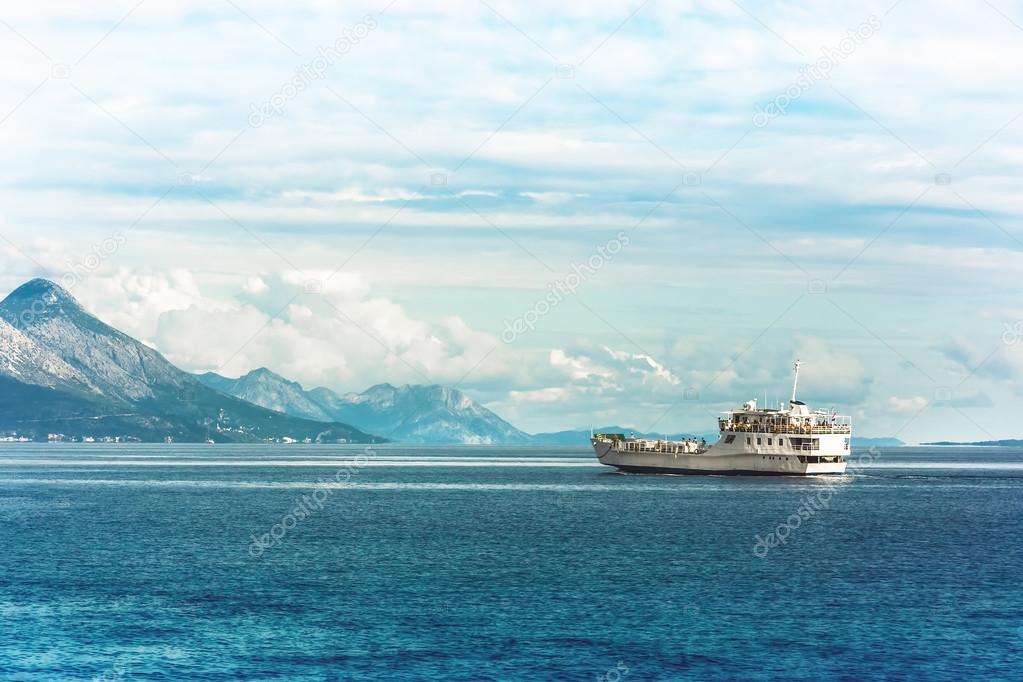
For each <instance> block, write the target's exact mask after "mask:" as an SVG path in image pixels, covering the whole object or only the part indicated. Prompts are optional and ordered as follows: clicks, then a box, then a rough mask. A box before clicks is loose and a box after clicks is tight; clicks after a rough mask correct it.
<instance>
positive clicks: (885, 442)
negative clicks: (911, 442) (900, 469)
mask: <svg viewBox="0 0 1023 682" xmlns="http://www.w3.org/2000/svg"><path fill="white" fill-rule="evenodd" d="M852 445H853V446H855V447H860V448H864V447H866V448H869V447H871V446H873V447H878V448H901V447H902V446H904V445H905V443H904V442H903V441H901V440H899V439H898V438H861V437H859V436H853V437H852Z"/></svg>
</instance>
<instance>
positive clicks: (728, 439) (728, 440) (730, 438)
mask: <svg viewBox="0 0 1023 682" xmlns="http://www.w3.org/2000/svg"><path fill="white" fill-rule="evenodd" d="M734 441H735V435H734V434H732V435H728V436H725V442H726V443H732V442H734Z"/></svg>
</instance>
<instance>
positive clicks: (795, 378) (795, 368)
mask: <svg viewBox="0 0 1023 682" xmlns="http://www.w3.org/2000/svg"><path fill="white" fill-rule="evenodd" d="M802 364H803V363H802V362H800V361H799V360H796V364H795V365H793V366H792V372H793V377H792V402H796V386H797V385H798V384H799V367H800V365H802Z"/></svg>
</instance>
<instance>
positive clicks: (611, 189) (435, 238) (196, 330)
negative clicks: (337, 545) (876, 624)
mask: <svg viewBox="0 0 1023 682" xmlns="http://www.w3.org/2000/svg"><path fill="white" fill-rule="evenodd" d="M1020 64H1023V3H1021V2H1009V0H991V1H990V2H988V1H987V0H985V1H983V2H977V3H961V2H957V3H953V2H944V1H943V0H938V1H936V2H927V3H925V2H922V0H900V1H898V2H895V0H885V1H884V2H870V1H868V2H864V3H840V2H829V1H821V2H813V3H807V2H755V1H753V0H743V1H742V2H733V1H731V0H713V1H711V0H708V1H701V0H693V1H688V2H687V1H684V0H683V1H679V2H670V3H669V2H664V1H662V0H649V1H647V2H643V1H642V0H629V1H617V0H607V1H602V2H564V1H558V2H553V1H550V2H548V1H547V0H538V1H537V2H531V3H528V4H526V3H513V2H507V1H504V0H485V1H483V0H478V1H469V0H466V1H464V2H458V1H450V2H448V1H440V2H425V3H413V2H410V1H409V0H394V1H393V2H388V1H384V2H374V3H335V2H325V1H322V2H321V1H318V0H317V1H312V2H299V1H296V2H292V3H277V2H267V1H263V0H219V1H213V0H209V1H206V0H204V1H199V2H188V1H185V2H175V3H163V2H156V1H155V0H142V1H141V2H139V0H126V1H123V2H122V1H113V0H111V1H108V0H96V1H95V2H90V3H77V2H75V3H72V2H62V1H57V2H50V3H46V4H45V5H42V6H39V5H31V4H26V3H13V2H9V1H7V0H4V1H3V2H2V3H0V79H2V80H3V87H2V88H0V150H2V153H0V262H2V265H3V267H2V271H0V272H2V275H0V276H2V278H3V281H2V282H0V290H2V291H10V290H12V289H14V288H15V287H17V286H18V285H19V284H21V283H22V282H24V281H25V280H27V279H29V278H31V277H36V276H44V277H48V278H51V279H53V280H54V281H56V282H58V283H60V284H62V285H64V286H65V287H66V288H67V289H69V290H70V291H71V292H72V293H73V294H74V295H75V296H76V297H77V298H78V299H79V300H80V301H81V302H82V303H83V305H85V306H86V308H88V309H89V310H90V311H92V312H93V313H95V314H96V315H98V316H99V317H100V318H102V319H103V320H105V321H106V322H108V323H110V324H112V325H114V326H115V327H117V328H119V329H121V330H123V331H125V332H127V333H129V334H131V335H133V336H135V337H136V338H139V339H140V340H143V341H144V342H146V343H147V344H150V345H151V346H153V347H154V348H156V349H158V350H159V351H161V352H162V353H163V354H164V355H165V356H166V357H167V358H168V359H169V360H171V361H172V362H174V363H176V364H177V365H178V366H180V367H182V368H184V369H187V370H189V371H195V372H201V371H217V372H220V373H222V374H225V375H227V376H238V375H240V374H243V373H245V372H247V371H249V370H251V369H254V368H257V367H264V366H265V367H268V368H270V369H271V370H274V371H276V372H278V373H280V374H282V375H284V376H286V377H288V378H291V379H294V380H297V381H299V382H301V383H302V384H303V385H304V386H305V387H306V388H311V387H314V386H327V387H329V388H332V389H334V390H336V391H339V392H347V391H362V390H364V389H366V388H367V387H369V386H371V385H373V384H377V383H383V382H389V383H392V384H404V383H418V384H423V383H440V384H445V385H449V386H456V387H458V388H460V389H462V390H464V391H466V392H467V393H468V394H469V395H470V396H471V397H473V398H474V399H476V400H477V401H479V402H481V403H482V404H484V405H486V406H488V407H490V408H491V409H493V410H495V411H496V412H497V413H498V414H500V415H501V416H503V417H505V418H506V419H508V420H509V421H511V422H512V423H513V424H515V425H516V426H519V427H520V428H522V429H525V430H527V431H531V432H537V431H552V430H560V429H569V428H588V427H589V426H591V425H593V426H603V425H612V424H614V425H623V426H628V427H630V428H636V429H640V430H644V431H663V432H678V431H695V432H700V433H705V432H710V431H713V430H714V429H715V422H714V419H715V418H716V416H717V415H718V414H719V413H720V412H721V411H722V410H725V409H728V408H729V407H733V406H736V405H738V404H739V403H741V402H743V401H745V400H748V399H750V398H753V397H758V398H759V399H760V400H761V401H763V400H764V399H765V398H766V400H767V401H768V402H769V403H770V404H775V403H776V402H777V401H779V400H785V399H787V397H788V391H789V390H790V386H791V366H792V363H793V361H794V360H795V359H797V358H799V359H801V360H802V361H804V362H805V366H804V368H803V370H802V374H801V378H800V397H801V398H802V399H804V400H806V401H807V402H808V403H810V405H811V406H813V407H822V408H827V409H836V410H838V411H840V412H842V413H844V414H850V415H852V416H853V419H854V428H855V430H856V433H857V434H859V435H864V436H898V437H899V438H902V439H903V440H905V441H907V442H920V441H925V440H937V439H953V440H985V439H991V438H1009V437H1023V425H1021V424H1020V423H1019V420H1018V419H1017V418H1016V415H1017V414H1018V413H1019V412H1020V411H1021V409H1023V389H1021V386H1023V384H1021V380H1023V351H1021V349H1020V346H1023V302H1021V301H1020V277H1019V274H1020V272H1021V268H1023V257H1021V251H1023V226H1021V220H1020V216H1021V210H1023V204H1021V199H1020V197H1021V196H1023V193H1021V191H1020V190H1021V189H1023V187H1021V185H1023V176H1021V170H1020V169H1021V164H1020V161H1021V159H1023V120H1020V119H1021V118H1023V91H1021V90H1020V88H1019V87H1018V85H1019V82H1020V73H1019V71H1020V67H1019V65H1020Z"/></svg>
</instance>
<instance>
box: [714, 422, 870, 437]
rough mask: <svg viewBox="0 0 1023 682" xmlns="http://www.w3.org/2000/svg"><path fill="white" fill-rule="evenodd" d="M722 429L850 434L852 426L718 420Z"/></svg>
mask: <svg viewBox="0 0 1023 682" xmlns="http://www.w3.org/2000/svg"><path fill="white" fill-rule="evenodd" d="M718 425H719V426H720V427H721V430H722V431H740V432H743V433H784V434H794V435H799V434H803V433H807V434H809V433H815V434H825V435H830V434H850V433H852V426H850V425H849V424H826V425H825V424H816V425H813V426H810V425H807V426H800V425H793V424H743V423H740V424H736V423H731V424H729V423H728V422H726V421H721V422H718Z"/></svg>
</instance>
